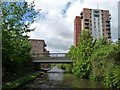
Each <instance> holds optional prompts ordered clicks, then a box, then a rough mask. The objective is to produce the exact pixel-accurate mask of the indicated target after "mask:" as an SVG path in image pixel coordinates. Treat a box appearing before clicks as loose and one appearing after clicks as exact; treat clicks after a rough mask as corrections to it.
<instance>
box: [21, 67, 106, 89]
mask: <svg viewBox="0 0 120 90" xmlns="http://www.w3.org/2000/svg"><path fill="white" fill-rule="evenodd" d="M48 88H51V89H55V90H57V89H65V88H69V89H71V88H107V87H106V86H105V85H103V84H102V83H100V82H95V81H92V80H88V79H80V78H78V77H76V76H74V75H73V74H69V73H64V70H62V69H59V68H58V67H53V68H52V69H51V70H50V71H48V72H47V73H45V74H43V75H41V76H39V77H38V78H36V79H35V80H34V81H32V82H29V83H27V84H26V85H24V86H22V87H21V88H19V90H29V89H30V90H33V89H44V90H46V89H48Z"/></svg>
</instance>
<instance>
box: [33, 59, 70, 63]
mask: <svg viewBox="0 0 120 90" xmlns="http://www.w3.org/2000/svg"><path fill="white" fill-rule="evenodd" d="M32 62H33V63H72V61H71V60H69V59H68V60H34V61H32Z"/></svg>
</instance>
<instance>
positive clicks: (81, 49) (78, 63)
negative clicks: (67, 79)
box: [70, 30, 93, 78]
mask: <svg viewBox="0 0 120 90" xmlns="http://www.w3.org/2000/svg"><path fill="white" fill-rule="evenodd" d="M92 50H93V39H92V37H91V35H90V34H89V31H88V30H84V31H83V32H82V34H81V37H80V39H79V43H78V46H77V47H76V48H75V49H70V52H71V53H72V60H73V73H74V74H76V75H77V76H79V77H81V78H82V77H84V78H88V77H89V75H90V70H91V63H90V60H89V57H90V56H91V54H92ZM73 53H74V54H73Z"/></svg>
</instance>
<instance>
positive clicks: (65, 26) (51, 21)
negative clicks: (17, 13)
mask: <svg viewBox="0 0 120 90" xmlns="http://www.w3.org/2000/svg"><path fill="white" fill-rule="evenodd" d="M26 1H28V2H30V0H26ZM31 1H32V0H31ZM118 1H119V0H35V9H41V11H40V14H39V16H38V17H37V19H36V21H35V22H34V23H33V24H32V25H31V27H36V29H35V31H33V32H31V33H30V38H34V39H43V40H45V42H46V44H47V47H46V48H47V49H48V50H49V51H50V52H67V50H69V48H70V46H71V45H73V31H74V19H75V16H79V15H80V12H81V11H82V9H83V8H92V9H97V8H98V9H107V10H110V13H111V29H112V30H111V33H112V40H116V39H117V37H118ZM97 4H98V7H97Z"/></svg>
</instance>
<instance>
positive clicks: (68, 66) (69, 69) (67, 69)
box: [57, 64, 73, 73]
mask: <svg viewBox="0 0 120 90" xmlns="http://www.w3.org/2000/svg"><path fill="white" fill-rule="evenodd" d="M57 66H58V67H59V68H61V69H64V70H65V72H67V73H72V68H73V66H72V64H58V65H57Z"/></svg>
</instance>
